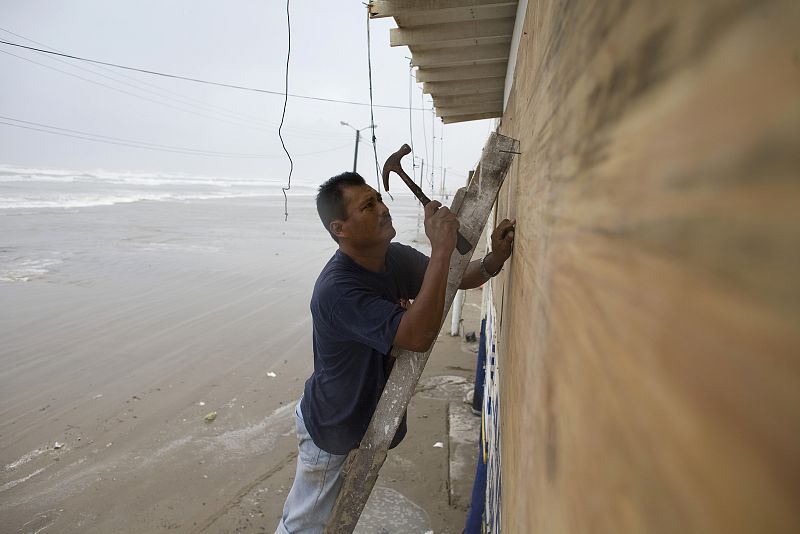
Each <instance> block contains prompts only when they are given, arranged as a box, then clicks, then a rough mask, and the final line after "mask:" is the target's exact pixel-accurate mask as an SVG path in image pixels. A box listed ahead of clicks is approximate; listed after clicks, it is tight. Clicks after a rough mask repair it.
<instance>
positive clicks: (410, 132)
mask: <svg viewBox="0 0 800 534" xmlns="http://www.w3.org/2000/svg"><path fill="white" fill-rule="evenodd" d="M412 78H414V65H413V64H412V63H411V59H410V58H409V60H408V137H409V138H410V141H411V178H413V181H414V182H415V183H416V181H417V159H416V155H415V154H414V126H413V123H414V120H413V118H412V114H411V107H412V102H413V100H412V90H413V88H414V83H413V82H412V81H411V79H412Z"/></svg>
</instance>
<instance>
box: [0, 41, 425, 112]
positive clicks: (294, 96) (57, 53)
mask: <svg viewBox="0 0 800 534" xmlns="http://www.w3.org/2000/svg"><path fill="white" fill-rule="evenodd" d="M0 44H4V45H8V46H16V47H18V48H25V49H27V50H33V51H34V52H40V53H42V54H51V55H54V56H61V57H66V58H69V59H74V60H77V61H86V62H88V63H96V64H98V65H106V66H108V67H116V68H118V69H126V70H132V71H136V72H142V73H144V74H151V75H153V76H163V77H165V78H174V79H177V80H185V81H187V82H195V83H203V84H206V85H216V86H219V87H228V88H229V89H240V90H242V91H252V92H254V93H266V94H268V95H280V96H287V94H286V93H282V92H280V91H269V90H267V89H259V88H257V87H247V86H244V85H236V84H232V83H222V82H212V81H209V80H203V79H200V78H190V77H188V76H180V75H177V74H168V73H165V72H158V71H154V70H148V69H139V68H136V67H126V66H125V65H119V64H117V63H110V62H108V61H98V60H95V59H87V58H83V57H80V56H73V55H70V54H62V53H61V52H53V51H51V50H44V49H42V48H35V47H32V46H25V45H22V44H19V43H12V42H10V41H5V40H3V39H0ZM288 96H291V97H292V98H304V99H306V100H317V101H320V102H333V103H336V104H350V105H353V106H369V103H366V102H355V101H352V100H339V99H336V98H323V97H319V96H308V95H297V94H293V93H289V94H288ZM374 106H375V107H376V108H387V109H402V110H403V111H405V109H406V107H405V106H392V105H388V104H374ZM420 109H422V108H420Z"/></svg>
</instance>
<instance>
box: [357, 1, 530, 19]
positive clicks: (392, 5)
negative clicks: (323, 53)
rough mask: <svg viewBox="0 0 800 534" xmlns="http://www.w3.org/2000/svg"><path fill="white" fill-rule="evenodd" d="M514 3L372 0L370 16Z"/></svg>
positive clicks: (499, 5) (377, 16)
mask: <svg viewBox="0 0 800 534" xmlns="http://www.w3.org/2000/svg"><path fill="white" fill-rule="evenodd" d="M517 3H518V2H516V1H513V2H511V1H506V2H502V1H498V0H373V1H372V2H371V3H370V16H371V17H373V18H380V17H394V16H398V15H412V14H413V15H416V14H423V15H424V14H425V13H427V12H435V11H440V10H445V9H447V10H451V11H456V10H460V11H461V12H462V13H469V12H470V10H472V9H474V8H477V7H502V6H509V5H513V6H516V5H517Z"/></svg>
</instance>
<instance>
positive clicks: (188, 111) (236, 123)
mask: <svg viewBox="0 0 800 534" xmlns="http://www.w3.org/2000/svg"><path fill="white" fill-rule="evenodd" d="M0 53H3V54H8V55H9V56H14V57H16V58H19V59H21V60H23V61H28V62H30V63H33V64H35V65H39V66H40V67H44V68H46V69H50V70H54V71H56V72H60V73H62V74H65V75H67V76H71V77H73V78H77V79H79V80H83V81H85V82H88V83H91V84H93V85H98V86H100V87H104V88H106V89H110V90H111V91H116V92H118V93H122V94H125V95H128V96H132V97H134V98H138V99H140V100H145V101H147V102H152V103H154V104H158V105H159V106H164V107H167V108H171V109H176V110H178V111H182V112H184V113H189V114H190V115H197V116H198V117H204V118H207V119H212V120H216V121H219V122H224V123H227V124H232V125H234V126H239V127H243V128H250V129H252V130H259V131H262V132H266V131H272V130H269V129H267V128H263V127H260V126H252V125H249V124H245V123H242V122H241V121H238V122H235V121H230V120H227V119H223V118H221V117H214V116H213V115H207V114H205V113H200V112H198V111H193V110H191V109H186V108H183V107H180V106H176V105H173V104H168V103H166V102H160V101H158V100H155V99H153V98H150V97H147V96H143V95H137V94H136V93H132V92H130V91H126V90H125V89H120V88H119V87H113V86H111V85H107V84H105V83H102V82H98V81H97V80H91V79H89V78H85V77H83V76H79V75H77V74H75V73H72V72H67V71H65V70H62V69H59V68H57V67H53V66H51V65H46V64H44V63H39V62H38V61H34V60H32V59H29V58H26V57H23V56H18V55H17V54H13V53H11V52H7V51H5V50H0Z"/></svg>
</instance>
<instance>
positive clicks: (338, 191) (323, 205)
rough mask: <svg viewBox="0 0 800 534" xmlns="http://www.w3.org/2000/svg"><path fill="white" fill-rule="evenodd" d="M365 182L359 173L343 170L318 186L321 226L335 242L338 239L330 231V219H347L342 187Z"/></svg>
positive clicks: (318, 210)
mask: <svg viewBox="0 0 800 534" xmlns="http://www.w3.org/2000/svg"><path fill="white" fill-rule="evenodd" d="M366 183H367V182H365V181H364V178H362V177H361V175H360V174H358V173H355V172H343V173H342V174H339V175H336V176H334V177H333V178H329V179H328V180H327V181H326V182H325V183H323V184H322V185H321V186H319V192H318V193H317V213H319V218H320V220H321V221H322V226H324V227H325V229H326V230H327V231H328V233H330V234H331V237H332V238H333V240H334V241H336V242H337V243H338V242H339V240H338V239H337V238H336V236H335V235H333V234H332V233H331V230H330V225H331V221H333V220H335V219H341V220H345V219H347V201H346V200H345V199H344V188H345V187H349V186H354V185H365V184H366Z"/></svg>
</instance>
